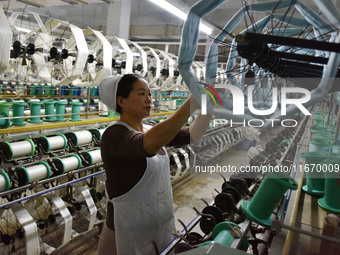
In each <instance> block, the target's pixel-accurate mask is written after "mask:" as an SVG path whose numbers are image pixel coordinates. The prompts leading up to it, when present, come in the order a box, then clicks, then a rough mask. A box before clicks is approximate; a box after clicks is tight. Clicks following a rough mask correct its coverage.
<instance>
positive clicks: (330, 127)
mask: <svg viewBox="0 0 340 255" xmlns="http://www.w3.org/2000/svg"><path fill="white" fill-rule="evenodd" d="M327 116H328V114H327V112H326V113H325V116H324V115H323V114H322V112H321V111H317V112H316V113H315V114H314V115H313V125H312V127H311V129H310V131H311V139H310V142H309V147H308V151H307V152H304V153H301V155H300V157H302V158H304V159H305V166H304V171H305V173H306V179H307V183H306V185H305V186H303V190H304V191H305V192H306V193H307V194H309V195H311V196H318V197H321V198H320V199H319V200H318V204H319V206H320V207H321V208H323V209H324V210H326V211H327V212H332V213H336V214H340V185H339V181H338V180H339V177H340V176H339V175H340V144H339V142H340V134H338V139H337V140H335V135H336V125H334V124H335V123H331V124H327V119H328V117H327Z"/></svg>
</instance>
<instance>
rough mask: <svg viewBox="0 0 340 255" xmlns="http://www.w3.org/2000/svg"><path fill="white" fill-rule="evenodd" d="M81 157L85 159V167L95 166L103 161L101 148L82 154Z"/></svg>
mask: <svg viewBox="0 0 340 255" xmlns="http://www.w3.org/2000/svg"><path fill="white" fill-rule="evenodd" d="M81 155H82V156H83V158H84V159H85V160H83V165H84V166H90V165H94V164H97V163H99V162H101V161H102V156H101V151H100V148H98V149H96V150H93V151H85V152H82V153H81Z"/></svg>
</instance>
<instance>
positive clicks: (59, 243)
mask: <svg viewBox="0 0 340 255" xmlns="http://www.w3.org/2000/svg"><path fill="white" fill-rule="evenodd" d="M230 1H231V0H230ZM36 2H40V1H36ZM105 2H106V1H105ZM109 2H110V3H108V5H112V4H113V2H114V1H109ZM184 2H185V1H184ZM191 2H193V1H191ZM194 2H195V5H193V7H192V8H190V10H189V12H188V13H189V15H188V18H187V19H186V21H185V22H184V26H183V30H182V36H181V40H180V45H179V46H178V49H177V52H176V53H175V52H169V44H167V45H166V46H165V48H164V49H163V48H161V47H151V46H150V45H153V46H155V44H152V43H151V41H150V44H149V45H148V41H147V40H146V41H145V42H143V41H142V42H141V43H138V42H136V41H134V40H133V38H131V39H123V38H119V37H118V36H112V35H105V33H104V32H103V31H100V30H99V29H94V28H90V27H86V28H84V26H80V25H76V24H73V23H71V22H68V21H66V20H61V19H56V18H53V17H51V18H49V19H47V20H45V18H43V15H40V14H38V13H34V12H31V11H28V12H25V11H23V12H21V11H16V10H13V11H11V12H7V11H8V10H7V11H4V10H3V9H0V21H1V24H2V25H1V30H0V33H1V38H2V39H0V41H1V46H2V48H3V49H4V51H3V52H2V55H0V75H1V76H0V80H1V84H0V128H1V129H0V135H1V140H0V209H1V210H0V254H26V255H38V254H52V255H53V254H63V252H65V250H66V249H71V250H72V248H69V247H73V248H75V247H74V246H76V245H74V243H75V242H76V240H79V239H81V238H85V237H87V236H89V237H88V240H91V239H92V241H93V240H94V239H95V238H98V237H99V235H100V232H101V231H102V229H103V226H105V224H106V222H107V221H106V220H107V219H106V214H107V209H108V203H110V199H107V196H108V194H107V190H106V184H105V181H106V175H107V174H106V173H105V168H104V164H103V159H102V151H101V141H102V137H103V134H104V132H105V130H107V129H108V128H110V127H111V125H112V124H114V123H117V121H119V120H120V114H119V113H118V112H116V111H113V110H112V109H113V108H112V109H110V108H109V107H108V106H107V105H106V104H104V103H103V102H102V97H101V95H100V94H99V90H100V86H101V85H100V84H101V82H102V81H103V80H104V78H105V77H107V76H117V77H118V75H125V74H138V75H140V76H141V77H143V78H144V80H145V81H146V82H147V83H148V86H149V88H150V95H149V98H150V101H151V99H152V103H151V106H150V113H151V114H150V116H149V117H147V118H145V119H144V121H143V124H144V125H146V126H149V127H150V126H154V125H157V124H158V123H161V122H163V121H164V120H165V119H166V118H167V117H169V116H173V115H175V112H176V111H177V110H179V109H180V108H181V106H183V105H185V101H186V100H187V99H188V98H189V96H190V95H192V96H193V97H194V98H196V100H197V102H199V103H200V107H201V108H200V110H201V112H204V111H205V113H208V114H209V115H211V116H212V118H211V120H210V124H209V127H208V129H207V131H206V132H205V134H204V135H203V137H202V138H201V139H200V141H197V142H196V141H191V143H190V144H188V145H184V146H177V147H173V146H169V147H166V149H165V150H166V152H165V153H166V155H167V156H168V158H169V164H170V166H169V171H170V179H171V184H172V190H173V193H174V197H176V194H177V193H179V192H182V191H181V190H185V189H187V193H188V194H189V193H190V192H191V190H194V189H193V188H192V187H191V186H190V185H191V184H192V183H195V180H197V179H199V178H202V179H203V180H204V181H202V183H199V185H198V186H200V187H201V186H202V187H204V186H205V185H207V186H208V187H209V188H210V189H209V190H208V191H207V192H208V194H209V195H206V194H204V193H203V188H202V194H201V190H200V191H199V192H198V194H196V195H197V196H198V197H200V198H199V199H197V198H195V199H193V198H192V199H189V200H191V201H189V202H188V207H190V210H188V212H187V213H186V215H185V217H183V216H182V215H181V216H179V214H176V211H175V219H176V221H177V223H176V225H177V226H179V228H178V227H177V228H176V229H175V228H174V229H172V232H171V234H172V236H173V240H172V242H170V243H169V244H168V245H167V246H166V247H158V246H157V244H156V243H153V248H154V253H153V254H162V255H166V254H174V253H175V254H183V255H184V254H187V255H194V254H195V255H196V254H212V255H222V254H239V255H242V254H261V255H262V254H285V255H286V254H325V255H334V254H337V253H336V251H338V250H339V249H340V236H339V229H340V224H339V223H340V218H339V214H340V202H339V201H340V199H339V194H340V186H339V179H340V178H339V165H340V156H339V155H340V154H339V151H340V148H339V141H340V138H339V133H340V132H339V128H340V125H339V123H340V108H339V106H340V93H339V87H338V80H337V78H339V72H340V71H339V61H338V58H339V56H338V55H339V45H340V44H339V43H340V42H339V38H340V37H339V25H338V24H339V23H340V21H339V17H340V15H339V11H338V8H337V7H336V4H334V3H333V2H332V1H330V0H327V1H324V2H322V1H316V0H315V1H314V2H315V6H314V5H313V7H310V6H309V5H307V4H306V3H304V2H303V1H302V0H299V1H290V0H279V1H274V2H270V1H264V2H263V1H262V2H260V1H250V2H249V3H246V2H247V1H243V3H242V4H241V7H237V8H235V10H236V9H237V11H236V12H235V13H233V15H232V16H230V17H229V16H228V17H227V23H226V25H225V26H224V27H223V26H221V28H219V30H218V33H215V35H214V36H213V37H211V38H209V37H207V38H209V40H211V44H210V45H209V47H206V52H205V56H204V61H196V60H195V54H196V53H197V50H198V45H199V44H200V43H201V42H202V40H201V39H200V35H199V34H200V33H199V29H200V28H199V23H200V19H201V18H203V17H204V16H206V15H210V14H209V13H210V12H213V11H214V10H218V8H222V7H220V6H223V4H224V2H225V3H227V2H228V1H223V0H214V1H209V3H208V2H207V1H204V0H201V1H194ZM292 9H293V10H294V11H291V10H292ZM276 11H279V12H276ZM282 11H283V12H282ZM295 11H296V12H299V15H295ZM318 12H321V13H324V14H326V15H327V16H328V17H326V16H325V15H323V16H322V15H320V14H318ZM249 13H251V14H249ZM255 13H256V14H258V13H260V14H261V15H262V14H263V15H262V16H261V15H259V16H256V15H255ZM268 13H270V14H268ZM284 13H285V14H284ZM288 13H290V15H291V16H287V14H288ZM234 14H235V15H234ZM247 18H249V19H250V20H251V24H248V23H247V22H244V23H245V24H242V23H241V21H242V20H243V19H245V20H247ZM25 19H28V20H32V21H34V24H35V25H36V27H35V28H34V29H31V30H30V31H29V32H23V30H22V29H24V27H22V21H23V20H25ZM210 19H211V16H210ZM43 20H44V21H43ZM222 27H223V28H222ZM155 43H157V42H155ZM169 43H171V42H169ZM170 45H171V44H170ZM225 46H227V47H228V51H227V53H221V52H220V50H219V47H225ZM0 53H1V52H0ZM219 55H226V61H224V62H219V61H218V56H219ZM301 95H302V96H301ZM208 96H210V98H211V100H210V99H209V97H208ZM199 116H200V115H199V114H198V112H195V113H193V114H192V115H191V116H190V117H189V119H188V121H187V122H186V124H185V126H190V125H191V124H193V123H195V120H197V119H199V118H200V117H199ZM233 153H236V159H235V160H234V159H233V156H229V155H235V154H233ZM230 162H231V163H230ZM242 167H243V169H242ZM312 169H313V170H312ZM314 170H315V171H314ZM219 171H220V172H219ZM202 176H203V177H202ZM204 176H209V177H208V178H206V179H204ZM211 176H212V177H214V180H213V181H211V180H210V177H211ZM184 196H189V195H187V194H185V195H184ZM203 197H204V198H203ZM176 202H177V201H176V199H175V200H174V203H175V204H176ZM177 209H178V210H179V211H180V210H181V209H183V210H184V208H177ZM88 246H90V244H88ZM78 248H79V247H78ZM84 249H85V250H86V245H85V244H84ZM91 254H92V253H91ZM93 254H96V253H93ZM99 255H100V254H99Z"/></svg>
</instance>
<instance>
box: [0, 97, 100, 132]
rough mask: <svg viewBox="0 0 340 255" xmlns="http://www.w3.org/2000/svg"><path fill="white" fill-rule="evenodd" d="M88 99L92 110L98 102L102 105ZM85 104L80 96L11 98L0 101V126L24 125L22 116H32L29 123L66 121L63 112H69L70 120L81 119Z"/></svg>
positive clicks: (96, 106) (84, 100)
mask: <svg viewBox="0 0 340 255" xmlns="http://www.w3.org/2000/svg"><path fill="white" fill-rule="evenodd" d="M90 101H91V102H90V103H91V104H93V105H91V106H90V109H91V110H92V111H93V110H96V109H97V108H100V104H101V105H103V104H102V103H101V102H100V100H99V99H91V100H90ZM86 104H87V99H80V98H77V99H69V100H68V99H59V100H54V99H46V100H40V99H31V100H29V101H25V100H24V99H21V100H11V101H10V102H7V101H5V100H4V101H0V128H8V127H9V126H10V125H14V126H24V125H25V124H26V123H25V121H24V116H34V117H31V118H28V122H30V123H41V122H43V121H46V122H54V121H66V119H65V114H66V113H69V114H71V118H70V119H69V120H70V121H81V118H80V112H85V106H86ZM27 106H29V108H30V110H28V109H26V110H25V108H26V107H27ZM42 106H43V109H42ZM102 108H103V107H101V109H102ZM106 111H107V110H106ZM40 115H44V117H43V118H41V117H40ZM10 116H11V117H10ZM106 116H107V115H106ZM11 119H12V120H11Z"/></svg>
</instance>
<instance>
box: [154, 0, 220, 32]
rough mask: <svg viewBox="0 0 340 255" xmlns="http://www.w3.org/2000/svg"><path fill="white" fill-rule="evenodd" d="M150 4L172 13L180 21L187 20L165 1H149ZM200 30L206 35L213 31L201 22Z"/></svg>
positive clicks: (183, 13) (182, 13)
mask: <svg viewBox="0 0 340 255" xmlns="http://www.w3.org/2000/svg"><path fill="white" fill-rule="evenodd" d="M149 1H151V2H152V3H154V4H156V5H158V6H159V7H161V8H163V9H164V10H166V11H168V12H170V13H172V14H173V15H175V16H177V17H178V18H180V19H181V20H186V19H187V16H188V15H187V14H186V13H185V12H183V11H181V10H180V9H178V8H177V7H175V6H173V5H172V4H170V3H168V2H167V1H165V0H149ZM200 30H201V31H202V32H204V33H206V34H208V35H210V34H211V33H212V31H213V29H212V28H211V27H209V26H207V25H205V24H203V23H202V22H201V23H200Z"/></svg>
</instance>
